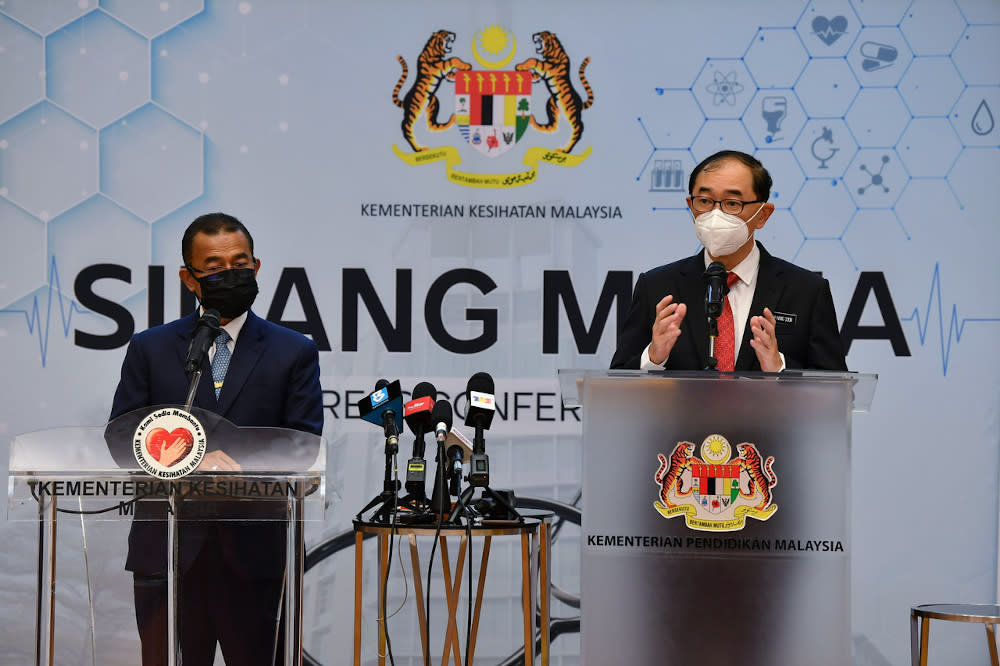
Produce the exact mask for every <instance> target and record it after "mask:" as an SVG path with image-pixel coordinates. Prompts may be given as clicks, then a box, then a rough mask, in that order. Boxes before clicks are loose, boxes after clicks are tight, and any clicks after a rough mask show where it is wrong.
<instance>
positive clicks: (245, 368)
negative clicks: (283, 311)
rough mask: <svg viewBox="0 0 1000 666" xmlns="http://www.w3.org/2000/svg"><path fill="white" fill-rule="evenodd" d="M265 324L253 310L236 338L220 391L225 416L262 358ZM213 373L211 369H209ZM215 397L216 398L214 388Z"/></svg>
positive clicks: (222, 413) (220, 410) (220, 401)
mask: <svg viewBox="0 0 1000 666" xmlns="http://www.w3.org/2000/svg"><path fill="white" fill-rule="evenodd" d="M264 333H265V329H264V325H263V323H262V322H261V320H260V319H259V318H258V317H257V316H256V315H255V314H254V313H252V312H248V313H247V320H246V323H245V324H243V330H241V331H240V335H239V337H238V338H237V339H236V347H235V349H234V351H233V358H232V360H230V362H229V370H228V371H227V372H226V379H225V383H224V384H223V386H222V390H221V391H220V392H219V399H218V405H219V412H218V413H219V414H221V415H222V416H225V415H226V413H227V412H228V411H229V409H230V408H231V407H232V406H233V403H234V402H235V401H236V397H237V396H238V395H239V394H240V391H241V390H242V389H243V385H244V384H246V381H247V379H248V378H249V377H250V373H252V372H253V369H254V366H256V365H257V361H258V360H260V356H261V354H262V353H263V351H264V346H265V345H264ZM209 374H210V375H211V370H209ZM212 393H213V395H212V397H213V399H214V398H215V395H214V393H215V392H214V390H213V392H212Z"/></svg>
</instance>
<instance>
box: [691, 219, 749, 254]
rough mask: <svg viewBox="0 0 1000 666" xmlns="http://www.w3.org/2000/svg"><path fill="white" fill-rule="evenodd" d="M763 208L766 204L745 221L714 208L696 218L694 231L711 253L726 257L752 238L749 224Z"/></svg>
mask: <svg viewBox="0 0 1000 666" xmlns="http://www.w3.org/2000/svg"><path fill="white" fill-rule="evenodd" d="M763 209H764V206H761V207H760V208H758V209H757V212H756V213H754V214H753V216H752V217H751V218H750V219H749V220H746V221H745V222H744V221H743V218H740V217H737V216H736V215H730V214H729V213H723V212H722V211H721V210H719V209H718V208H713V209H712V210H710V211H708V212H707V213H702V214H701V215H699V216H698V217H695V218H694V232H695V234H696V235H697V236H698V240H699V241H701V244H702V245H704V246H705V249H706V250H708V253H709V254H710V255H712V256H713V257H725V256H727V255H730V254H732V253H733V252H736V250H738V249H740V248H741V247H743V244H744V243H746V242H747V241H748V240H749V239H750V227H749V224H750V222H752V221H753V218H755V217H757V214H758V213H760V211H762V210H763ZM692 216H693V214H692Z"/></svg>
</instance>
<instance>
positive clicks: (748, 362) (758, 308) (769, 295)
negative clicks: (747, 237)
mask: <svg viewBox="0 0 1000 666" xmlns="http://www.w3.org/2000/svg"><path fill="white" fill-rule="evenodd" d="M757 247H758V248H759V249H760V267H759V268H758V269H757V287H756V289H754V292H753V302H752V303H751V304H750V312H749V313H748V314H747V320H746V321H745V322H744V323H743V341H742V342H741V343H740V356H739V358H738V359H736V370H760V363H758V361H757V354H756V352H754V350H753V347H751V346H750V339H751V338H752V337H753V333H752V332H751V331H750V325H749V324H750V317H754V316H757V315H762V314H763V313H764V308H765V307H767V308H771V310H772V311H773V310H774V307H775V303H777V302H778V299H779V298H781V292H782V291H783V290H784V288H785V287H784V284H783V283H782V280H781V269H780V268H779V267H778V265H777V262H775V261H774V260H773V257H771V255H770V253H768V251H767V250H765V249H764V246H763V245H761V244H760V243H757Z"/></svg>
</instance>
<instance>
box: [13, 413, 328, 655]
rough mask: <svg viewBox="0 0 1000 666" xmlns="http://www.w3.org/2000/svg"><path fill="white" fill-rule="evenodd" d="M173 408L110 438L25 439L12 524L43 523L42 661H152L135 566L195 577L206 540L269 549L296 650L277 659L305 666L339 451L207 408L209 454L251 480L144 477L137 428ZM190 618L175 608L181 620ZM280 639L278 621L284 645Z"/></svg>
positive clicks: (203, 418)
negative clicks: (311, 581)
mask: <svg viewBox="0 0 1000 666" xmlns="http://www.w3.org/2000/svg"><path fill="white" fill-rule="evenodd" d="M162 409H174V408H170V407H166V406H160V407H150V408H144V409H141V410H137V411H135V412H130V413H128V414H124V415H122V416H120V417H119V418H117V419H115V420H114V421H112V422H111V423H109V424H107V425H106V426H102V427H65V428H53V429H50V430H43V431H38V432H32V433H26V434H22V435H17V436H15V437H14V438H13V439H12V440H11V444H10V469H9V479H10V482H9V487H8V502H7V519H8V520H10V521H31V522H35V523H37V525H38V530H37V532H38V556H37V561H38V565H37V568H38V572H37V573H38V597H37V603H36V605H35V611H36V615H37V621H36V622H37V623H36V639H35V655H34V663H36V664H58V663H76V662H78V661H80V660H81V656H80V646H81V645H87V646H88V647H89V648H90V649H89V650H88V652H92V653H93V661H95V663H100V664H134V663H138V662H139V640H138V639H139V637H138V635H137V634H136V632H135V627H136V616H135V609H134V606H133V604H132V574H131V573H130V572H129V571H126V570H125V559H126V557H125V556H126V553H127V552H128V553H129V563H130V565H131V566H132V567H133V568H138V569H142V570H143V573H147V572H146V571H145V569H149V570H150V571H164V572H166V573H167V575H168V576H169V578H170V579H171V580H173V579H174V578H175V577H177V576H180V577H183V575H184V574H183V571H184V569H185V567H187V566H190V563H191V561H193V560H194V558H195V557H196V556H197V555H198V552H199V550H200V549H201V547H202V544H204V543H206V541H212V542H213V543H221V542H223V541H224V542H225V543H226V544H227V545H233V544H235V545H237V546H240V545H242V544H243V542H244V541H247V540H250V541H252V542H253V541H255V540H256V537H265V538H266V541H267V543H258V544H257V545H256V547H255V548H254V549H253V550H254V551H256V552H255V553H252V554H253V555H259V554H260V553H261V551H262V550H267V556H268V557H270V558H271V559H273V560H276V561H278V563H279V567H278V570H279V572H284V573H283V575H284V579H285V580H284V590H283V592H282V598H283V601H282V604H283V605H282V616H283V618H284V622H285V631H284V636H285V642H284V644H283V645H279V644H275V650H276V651H277V653H278V654H282V653H284V655H285V663H287V664H297V663H301V638H302V636H301V592H302V575H303V563H304V552H305V551H304V522H305V521H322V520H323V515H324V506H325V490H326V488H325V468H326V448H325V446H326V442H325V440H324V439H323V438H322V437H320V436H318V435H313V434H309V433H303V432H299V431H296V430H286V429H281V428H240V427H237V426H235V425H234V424H232V423H230V422H229V421H226V420H225V419H223V418H221V417H219V416H218V415H216V414H213V413H211V412H206V411H204V410H200V409H194V410H192V412H191V413H192V414H193V416H194V417H195V418H196V419H197V420H198V421H199V422H200V424H201V426H203V428H204V434H205V440H206V442H207V446H208V449H209V450H215V449H221V450H223V451H225V452H226V453H227V454H228V455H229V456H230V457H231V458H233V459H234V460H235V461H236V462H238V463H239V464H240V466H241V469H240V471H238V472H224V471H211V470H204V469H201V468H199V469H197V470H195V471H193V472H191V473H189V474H186V475H183V476H178V477H176V478H171V477H170V476H169V473H168V474H166V475H165V476H167V478H157V477H154V476H150V475H149V474H147V472H146V471H144V469H142V468H141V467H140V464H139V462H138V461H137V459H136V456H135V454H134V452H133V444H134V442H135V441H136V438H135V434H136V431H137V428H139V427H140V425H141V424H142V423H143V421H145V420H147V416H148V415H150V414H152V413H153V412H155V411H156V410H162ZM141 439H143V442H145V441H146V440H147V439H149V438H148V437H147V438H141ZM149 441H152V440H151V439H149ZM143 442H140V444H142V443H143ZM130 530H131V536H130V534H129V533H130ZM168 534H173V535H175V536H174V537H170V539H171V540H173V539H175V537H176V535H177V534H179V535H180V536H179V538H178V539H176V540H175V541H174V544H175V545H176V546H177V547H176V548H175V549H173V551H172V552H170V551H171V549H170V548H168V547H167V541H168ZM57 535H58V538H57ZM271 551H273V552H271ZM247 555H248V557H247V560H249V559H250V557H249V556H250V555H251V553H247ZM241 559H242V558H241ZM57 562H58V566H57ZM282 562H283V564H282ZM250 564H252V563H251V562H249V561H248V566H249V565H250ZM268 570H270V569H268ZM57 571H58V572H59V574H60V578H59V582H58V585H57V581H56V573H57ZM154 575H156V574H154ZM279 575H281V574H280V573H279ZM170 589H176V588H174V587H173V586H172V585H171V588H170ZM57 592H58V593H60V594H57ZM57 602H58V603H57ZM177 607H178V606H177V599H176V598H171V600H170V603H169V604H168V608H170V609H171V610H173V609H175V608H177ZM57 610H58V615H59V618H60V620H59V626H58V627H57V626H56V624H57V622H56V616H57ZM275 612H276V613H277V610H276V611H275ZM82 619H86V621H84V622H81V620H82ZM276 620H277V616H276ZM169 623H170V625H171V630H170V631H171V632H173V631H174V629H173V625H174V624H176V627H177V630H178V631H180V632H183V631H184V622H183V617H174V616H171V618H170V620H169ZM277 628H278V627H277V622H276V624H275V635H276V636H277V634H278V632H277ZM64 636H65V637H64ZM82 660H83V661H86V662H88V663H89V662H90V661H91V660H92V659H91V657H90V656H89V655H88V656H85V657H82Z"/></svg>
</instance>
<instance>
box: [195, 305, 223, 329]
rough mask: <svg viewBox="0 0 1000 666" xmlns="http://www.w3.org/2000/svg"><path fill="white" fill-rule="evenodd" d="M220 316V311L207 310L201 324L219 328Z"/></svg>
mask: <svg viewBox="0 0 1000 666" xmlns="http://www.w3.org/2000/svg"><path fill="white" fill-rule="evenodd" d="M220 316H221V315H219V311H218V310H212V309H208V310H205V314H203V315H202V316H201V322H200V323H204V324H208V325H209V326H211V327H213V328H218V326H219V322H220Z"/></svg>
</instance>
